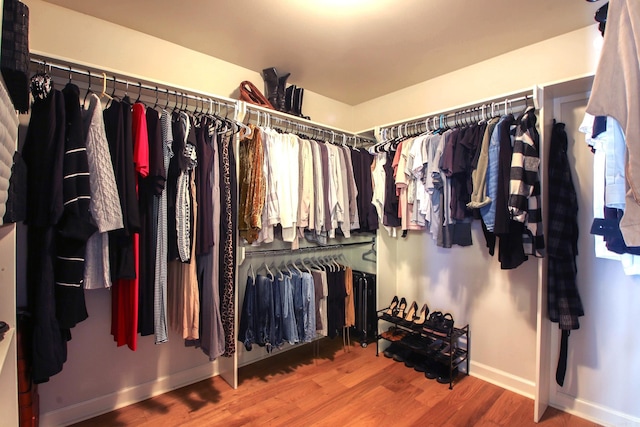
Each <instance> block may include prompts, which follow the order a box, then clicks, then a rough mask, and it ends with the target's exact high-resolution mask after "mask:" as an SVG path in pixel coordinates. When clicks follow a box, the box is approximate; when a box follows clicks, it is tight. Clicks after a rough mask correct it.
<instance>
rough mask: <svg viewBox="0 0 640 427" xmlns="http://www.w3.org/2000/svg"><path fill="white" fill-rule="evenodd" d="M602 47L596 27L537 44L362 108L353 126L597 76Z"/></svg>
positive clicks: (361, 127) (368, 126) (366, 126)
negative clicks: (549, 83)
mask: <svg viewBox="0 0 640 427" xmlns="http://www.w3.org/2000/svg"><path fill="white" fill-rule="evenodd" d="M601 44H602V42H601V36H600V33H599V32H598V30H597V27H595V26H591V27H586V28H582V29H580V30H576V31H572V32H570V33H567V34H563V35H561V36H558V37H554V38H551V39H548V40H545V41H542V42H539V43H535V44H533V45H530V46H527V47H524V48H522V49H517V50H514V51H512V52H508V53H505V54H503V55H500V56H497V57H495V58H492V59H488V60H486V61H482V62H479V63H477V64H474V65H471V66H469V67H465V68H461V69H460V70H457V71H454V72H452V73H449V74H445V75H443V76H440V77H436V78H434V79H431V80H427V81H424V82H422V83H418V84H416V85H413V86H410V87H408V88H405V89H401V90H399V91H396V92H393V93H390V94H388V95H384V96H381V97H379V98H376V99H373V100H371V101H367V102H364V103H362V104H360V105H357V106H356V108H355V111H354V114H353V116H354V120H353V124H352V127H353V129H355V130H366V129H372V128H373V127H375V126H379V125H382V124H385V123H391V122H395V121H399V120H405V119H407V118H410V117H416V116H421V115H424V114H428V113H432V112H437V111H440V110H445V109H450V108H455V107H456V106H464V105H466V104H469V103H472V102H476V101H481V100H483V99H493V98H494V97H496V96H498V95H501V94H508V93H512V92H519V91H521V90H522V89H527V88H530V87H531V86H533V85H534V84H542V83H547V82H553V81H557V80H566V79H568V78H572V77H575V76H580V75H584V74H589V73H593V72H594V71H595V68H596V65H597V61H598V58H599V47H600V45H601ZM434 60H436V61H437V58H435V59H434Z"/></svg>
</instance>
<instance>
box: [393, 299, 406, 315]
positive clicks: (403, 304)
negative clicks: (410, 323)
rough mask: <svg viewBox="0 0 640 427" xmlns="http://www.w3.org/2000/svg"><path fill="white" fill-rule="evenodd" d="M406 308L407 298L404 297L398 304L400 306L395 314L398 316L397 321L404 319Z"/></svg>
mask: <svg viewBox="0 0 640 427" xmlns="http://www.w3.org/2000/svg"><path fill="white" fill-rule="evenodd" d="M406 309H407V300H405V299H404V297H402V298H401V299H400V304H398V308H397V310H396V312H395V313H394V316H395V317H396V318H395V320H396V321H399V320H401V319H404V311H405V310H406Z"/></svg>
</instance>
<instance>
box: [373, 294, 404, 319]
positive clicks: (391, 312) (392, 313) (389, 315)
mask: <svg viewBox="0 0 640 427" xmlns="http://www.w3.org/2000/svg"><path fill="white" fill-rule="evenodd" d="M406 306H407V302H406V301H405V299H404V298H402V301H400V300H398V297H393V299H392V300H391V304H389V307H387V308H384V309H382V310H380V311H379V312H378V317H379V318H381V319H384V320H387V321H389V322H391V321H393V320H394V319H395V318H396V317H397V315H398V313H399V312H400V310H402V313H404V308H405V307H406Z"/></svg>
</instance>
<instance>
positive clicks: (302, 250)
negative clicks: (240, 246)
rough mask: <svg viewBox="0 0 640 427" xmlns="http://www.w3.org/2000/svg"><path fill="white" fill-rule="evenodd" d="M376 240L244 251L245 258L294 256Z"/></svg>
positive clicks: (366, 243)
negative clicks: (292, 248) (293, 248)
mask: <svg viewBox="0 0 640 427" xmlns="http://www.w3.org/2000/svg"><path fill="white" fill-rule="evenodd" d="M375 241H376V239H371V240H367V241H364V242H351V243H341V244H339V245H327V246H312V247H306V248H300V249H295V250H291V249H267V250H259V251H246V252H245V255H244V256H245V258H248V257H252V256H274V255H296V254H299V253H305V252H316V251H327V250H332V249H333V250H335V249H341V248H344V247H348V246H360V245H371V244H373V243H375Z"/></svg>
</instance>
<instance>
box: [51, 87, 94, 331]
mask: <svg viewBox="0 0 640 427" xmlns="http://www.w3.org/2000/svg"><path fill="white" fill-rule="evenodd" d="M62 95H63V97H64V103H65V117H66V127H65V144H64V157H63V162H62V171H63V184H62V197H63V203H64V212H63V214H62V218H60V221H59V223H58V235H57V237H56V240H57V241H56V246H57V257H56V265H55V277H56V315H57V316H58V322H59V323H60V327H62V328H66V329H71V328H73V327H74V326H75V325H76V324H77V323H78V322H81V321H83V320H85V319H86V318H87V317H88V316H89V314H88V313H87V308H86V305H85V300H84V288H83V286H82V282H83V280H84V267H85V263H84V261H85V252H86V242H87V240H88V239H89V237H91V235H92V234H93V233H94V232H95V231H96V226H95V224H94V223H93V221H92V219H91V210H90V204H91V187H90V183H89V164H88V160H87V146H86V142H85V139H84V136H83V132H82V115H81V112H80V89H79V88H78V86H76V85H75V84H73V83H68V84H67V85H66V86H65V87H64V89H62Z"/></svg>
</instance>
